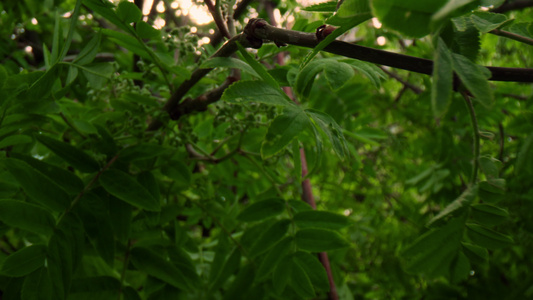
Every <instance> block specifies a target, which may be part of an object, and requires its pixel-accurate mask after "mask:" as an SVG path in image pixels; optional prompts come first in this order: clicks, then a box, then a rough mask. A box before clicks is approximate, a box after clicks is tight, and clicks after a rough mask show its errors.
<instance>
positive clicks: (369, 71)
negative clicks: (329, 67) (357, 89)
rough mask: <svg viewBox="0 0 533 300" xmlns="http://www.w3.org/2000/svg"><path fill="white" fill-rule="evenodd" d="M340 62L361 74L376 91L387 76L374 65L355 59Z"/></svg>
mask: <svg viewBox="0 0 533 300" xmlns="http://www.w3.org/2000/svg"><path fill="white" fill-rule="evenodd" d="M342 62H345V63H347V64H349V65H351V66H352V67H354V68H355V69H356V70H357V71H359V72H361V73H363V75H365V76H366V77H368V79H370V82H371V83H372V85H373V86H374V87H375V88H377V89H379V88H380V87H381V81H382V80H383V79H385V78H387V74H385V72H384V71H383V70H382V69H380V68H379V67H378V66H376V65H375V64H372V63H369V62H366V61H362V60H357V59H344V60H342Z"/></svg>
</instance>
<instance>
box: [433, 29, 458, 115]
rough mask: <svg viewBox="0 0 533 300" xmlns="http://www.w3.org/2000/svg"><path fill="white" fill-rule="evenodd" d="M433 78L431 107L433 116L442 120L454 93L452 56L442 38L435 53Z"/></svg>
mask: <svg viewBox="0 0 533 300" xmlns="http://www.w3.org/2000/svg"><path fill="white" fill-rule="evenodd" d="M432 77H433V81H432V86H431V107H432V108H433V115H434V116H435V117H436V118H440V117H442V116H444V114H445V113H446V111H447V110H448V106H449V105H450V102H451V100H452V93H453V67H452V56H451V53H450V51H449V50H448V48H447V47H446V44H445V43H444V41H443V40H442V39H441V38H440V37H439V40H438V42H437V51H435V58H434V65H433V75H432Z"/></svg>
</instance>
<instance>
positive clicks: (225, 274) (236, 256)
mask: <svg viewBox="0 0 533 300" xmlns="http://www.w3.org/2000/svg"><path fill="white" fill-rule="evenodd" d="M240 251H241V250H239V249H238V248H234V249H233V251H232V252H231V253H230V255H229V256H228V258H227V260H226V261H225V262H224V265H223V266H222V269H221V270H220V273H219V274H218V276H217V277H216V279H215V280H214V281H212V282H211V284H210V287H209V289H210V290H217V289H218V288H220V287H221V286H222V285H223V284H224V283H225V282H226V281H227V280H228V278H229V277H230V276H231V275H232V274H233V273H235V271H236V270H237V269H238V268H239V266H240V264H241V252H240Z"/></svg>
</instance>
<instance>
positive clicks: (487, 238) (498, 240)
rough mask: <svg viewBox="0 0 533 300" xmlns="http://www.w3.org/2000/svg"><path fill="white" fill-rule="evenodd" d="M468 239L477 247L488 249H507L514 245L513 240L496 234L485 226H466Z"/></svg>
mask: <svg viewBox="0 0 533 300" xmlns="http://www.w3.org/2000/svg"><path fill="white" fill-rule="evenodd" d="M466 226H467V228H468V230H467V233H468V237H470V239H471V240H472V241H473V242H474V243H475V244H476V245H479V246H482V247H485V248H488V249H499V248H504V247H508V246H511V245H513V244H514V241H513V239H512V238H511V237H510V236H508V235H504V234H501V233H499V232H496V231H494V230H492V229H490V228H487V227H485V226H481V225H477V224H467V225H466Z"/></svg>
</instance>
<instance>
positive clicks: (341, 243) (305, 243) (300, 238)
mask: <svg viewBox="0 0 533 300" xmlns="http://www.w3.org/2000/svg"><path fill="white" fill-rule="evenodd" d="M295 238H296V239H295V241H296V245H297V246H298V248H299V249H301V250H306V251H311V252H324V251H330V250H336V249H341V248H346V247H349V246H350V244H349V243H348V242H347V241H346V240H344V239H343V238H342V237H341V236H340V235H339V234H338V233H337V232H335V231H331V230H326V229H317V228H306V229H300V230H298V231H297V232H296V236H295Z"/></svg>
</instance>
